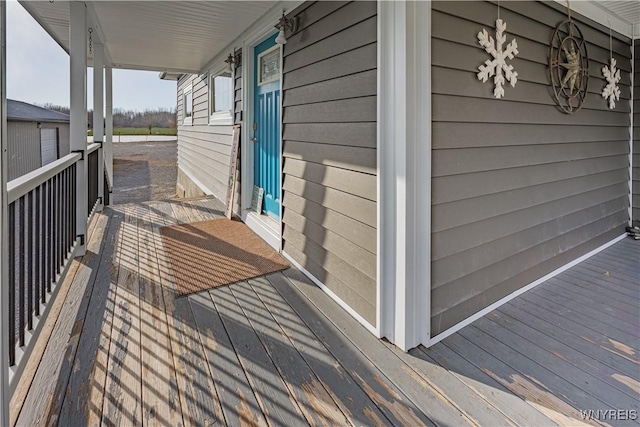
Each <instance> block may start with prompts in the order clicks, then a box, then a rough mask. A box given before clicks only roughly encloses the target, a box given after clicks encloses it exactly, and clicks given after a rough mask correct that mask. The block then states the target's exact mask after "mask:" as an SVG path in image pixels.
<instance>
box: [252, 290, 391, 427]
mask: <svg viewBox="0 0 640 427" xmlns="http://www.w3.org/2000/svg"><path fill="white" fill-rule="evenodd" d="M249 283H250V284H251V287H252V288H253V290H254V291H255V292H256V294H257V295H258V296H259V297H260V299H261V300H262V302H263V303H264V304H265V306H267V307H269V311H270V312H271V315H272V316H273V317H274V319H275V320H276V321H277V322H278V324H279V325H280V327H281V328H282V330H283V331H284V333H285V334H286V335H287V336H288V337H289V339H290V340H291V342H292V343H293V345H294V346H295V348H296V349H297V350H298V352H300V354H301V355H302V357H303V358H304V359H305V360H306V362H307V363H308V364H309V366H310V367H311V369H312V370H313V371H314V372H315V374H316V375H317V376H318V378H319V379H320V380H321V381H322V383H323V384H324V385H325V389H326V390H327V392H329V393H330V394H331V395H332V398H333V400H334V401H335V402H336V403H337V404H338V405H339V406H340V408H341V410H342V412H343V413H345V414H346V415H347V416H348V417H349V419H350V422H351V423H352V424H354V425H367V424H371V423H372V424H383V422H384V421H383V420H385V421H386V418H385V416H384V414H383V413H382V412H381V411H380V409H378V407H377V406H376V405H375V403H374V402H373V401H372V400H371V398H370V397H369V396H368V395H367V394H366V393H365V392H364V390H362V388H360V387H359V386H358V384H356V382H355V381H354V380H353V379H352V378H351V376H350V375H349V374H348V373H347V372H346V370H345V369H344V367H343V366H342V365H341V364H340V362H339V361H338V360H337V359H336V358H334V357H333V355H332V354H331V353H329V352H328V351H327V348H326V347H325V346H324V345H323V344H322V342H320V340H318V338H317V337H316V336H315V335H314V334H313V332H312V331H311V330H309V329H308V328H307V326H306V325H305V324H304V322H302V320H301V319H300V318H299V317H298V316H297V315H296V313H295V312H294V310H293V308H292V307H291V306H290V305H289V304H288V303H287V302H286V301H285V300H284V299H283V298H282V296H281V295H280V293H278V291H277V290H275V289H274V288H273V286H271V284H270V283H269V281H268V280H267V279H266V278H258V279H254V280H250V281H249Z"/></svg>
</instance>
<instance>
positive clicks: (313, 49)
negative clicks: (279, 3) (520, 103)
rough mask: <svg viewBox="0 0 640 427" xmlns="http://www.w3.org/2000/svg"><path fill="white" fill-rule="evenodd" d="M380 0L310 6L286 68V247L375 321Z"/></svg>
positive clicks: (288, 48) (289, 47)
mask: <svg viewBox="0 0 640 427" xmlns="http://www.w3.org/2000/svg"><path fill="white" fill-rule="evenodd" d="M376 10H377V6H376V3H375V2H316V3H313V2H309V3H305V4H304V5H302V6H301V7H299V8H298V9H296V10H295V11H294V12H293V14H295V15H297V16H299V17H300V22H301V25H302V28H301V29H300V31H299V32H297V33H296V34H294V35H292V36H291V37H289V38H288V40H287V44H286V45H285V46H284V63H283V64H284V65H283V98H282V99H283V156H284V159H283V170H284V179H283V207H284V209H283V218H282V222H283V250H284V252H286V253H287V254H288V255H290V256H291V257H293V258H294V259H295V260H296V261H297V262H299V263H300V264H301V265H302V266H303V267H304V268H305V269H306V270H308V271H309V272H310V273H311V274H313V275H314V276H315V277H316V278H317V279H318V280H320V281H321V282H322V283H324V284H325V285H326V286H327V287H328V288H329V289H331V290H332V291H333V292H334V293H335V294H336V295H338V296H339V297H340V298H341V299H342V300H343V301H344V302H345V303H346V304H348V305H349V306H350V307H351V308H353V309H354V310H355V311H356V312H357V313H359V314H360V315H361V316H362V317H363V318H364V319H366V320H367V321H368V322H369V323H371V324H372V325H375V322H376V197H377V184H376V87H377V71H376V55H377V53H376V34H377V24H376Z"/></svg>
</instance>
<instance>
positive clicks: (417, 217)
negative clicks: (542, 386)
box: [377, 1, 431, 350]
mask: <svg viewBox="0 0 640 427" xmlns="http://www.w3.org/2000/svg"><path fill="white" fill-rule="evenodd" d="M430 46H431V3H430V2H400V1H398V2H386V1H381V2H378V141H377V148H378V204H377V205H378V260H377V269H378V291H377V301H378V306H377V309H378V313H377V318H378V324H379V325H380V329H381V334H382V336H385V337H387V338H388V339H389V341H391V342H392V343H393V344H395V345H396V346H398V347H399V348H401V349H403V350H408V349H410V348H413V347H415V346H416V345H418V344H420V343H423V342H426V341H427V340H428V337H429V336H428V333H429V320H430V317H431V316H430V307H431V304H430V296H431V285H430V277H431V270H430V267H431V265H430V261H429V260H430V259H431V255H430V253H431V247H430V242H431V49H430Z"/></svg>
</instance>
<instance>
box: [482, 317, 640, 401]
mask: <svg viewBox="0 0 640 427" xmlns="http://www.w3.org/2000/svg"><path fill="white" fill-rule="evenodd" d="M487 318H488V319H491V320H492V321H493V322H495V323H497V324H499V325H501V326H503V327H505V328H507V329H509V330H510V331H512V332H514V333H516V334H518V335H519V336H520V337H522V338H523V339H526V340H527V341H530V342H531V343H532V344H533V345H534V346H536V347H537V348H539V349H543V350H545V351H547V352H548V353H550V354H552V355H554V356H555V357H557V358H559V359H562V360H564V361H566V362H568V363H571V364H572V365H573V366H575V367H576V368H579V369H581V370H582V372H579V373H578V375H576V376H575V377H574V380H580V379H582V378H584V377H588V376H590V375H594V376H595V377H596V378H598V379H599V380H601V381H604V382H606V383H607V384H608V385H610V386H612V387H615V388H617V389H618V390H620V391H622V392H624V393H626V394H627V395H628V396H630V397H632V398H637V396H638V394H639V393H640V388H638V387H637V384H636V386H635V387H634V386H633V384H630V383H629V382H625V381H624V378H623V376H622V375H621V374H620V372H618V371H617V370H615V369H614V368H612V367H610V366H608V365H606V364H604V363H602V362H600V361H598V360H596V359H593V358H591V357H590V355H585V354H583V353H580V352H578V351H577V350H575V349H573V348H571V347H570V346H568V345H567V344H565V343H564V342H561V341H558V340H555V339H550V337H549V336H547V335H545V334H543V333H542V332H539V331H537V330H536V329H534V328H532V327H531V326H529V325H528V324H525V323H522V322H520V321H518V320H516V319H513V318H512V317H510V316H507V315H505V314H503V313H501V312H500V311H493V312H491V313H489V314H488V315H487ZM520 341H521V340H518V342H520ZM523 350H524V349H523ZM565 373H566V374H568V375H571V373H570V372H568V371H567V372H563V375H564V374H565ZM583 373H587V374H588V375H584V374H583ZM598 391H602V390H598ZM635 404H637V402H634V405H635Z"/></svg>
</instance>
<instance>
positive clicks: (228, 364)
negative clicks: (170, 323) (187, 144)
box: [189, 292, 268, 427]
mask: <svg viewBox="0 0 640 427" xmlns="http://www.w3.org/2000/svg"><path fill="white" fill-rule="evenodd" d="M189 299H190V300H191V309H192V310H193V315H194V317H195V320H196V323H197V324H198V330H199V331H200V337H201V339H202V344H203V345H204V350H205V355H206V358H207V360H206V361H207V363H208V364H209V371H210V372H211V375H212V377H213V380H214V382H215V384H216V389H217V392H218V396H219V397H220V405H221V406H222V411H223V413H224V419H225V421H226V423H227V425H253V426H257V427H266V426H267V425H268V424H267V422H266V420H265V418H264V415H263V413H262V409H261V408H260V405H259V404H258V401H257V400H256V397H255V395H254V391H253V388H252V386H251V384H250V383H249V380H248V379H247V376H246V375H244V372H239V369H238V366H240V360H239V359H238V355H237V354H236V352H235V349H234V348H233V345H232V344H231V340H230V339H229V335H228V334H227V331H226V329H225V327H224V325H223V324H222V319H221V318H220V313H218V311H217V310H216V309H215V307H214V305H213V302H212V301H211V298H210V297H209V293H208V292H201V293H198V294H193V295H190V296H189Z"/></svg>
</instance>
